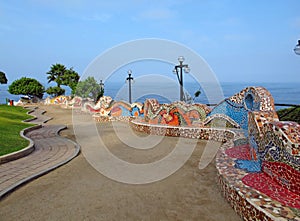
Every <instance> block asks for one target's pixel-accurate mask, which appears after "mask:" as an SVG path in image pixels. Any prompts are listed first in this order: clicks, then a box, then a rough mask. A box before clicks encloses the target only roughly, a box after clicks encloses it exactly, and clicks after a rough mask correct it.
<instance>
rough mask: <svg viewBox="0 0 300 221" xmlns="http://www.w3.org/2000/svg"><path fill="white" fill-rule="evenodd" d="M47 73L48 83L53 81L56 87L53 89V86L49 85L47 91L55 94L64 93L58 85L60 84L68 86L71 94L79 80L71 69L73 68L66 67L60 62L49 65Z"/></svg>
mask: <svg viewBox="0 0 300 221" xmlns="http://www.w3.org/2000/svg"><path fill="white" fill-rule="evenodd" d="M47 74H48V76H47V79H48V83H50V82H55V83H56V84H57V87H58V88H55V89H53V88H54V87H50V88H49V92H52V93H51V94H56V92H57V93H58V94H60V93H62V94H64V90H63V89H62V88H61V87H60V86H61V85H65V86H68V87H70V88H71V90H72V94H74V93H75V89H76V85H77V83H78V81H79V75H78V73H77V72H76V71H74V70H73V68H70V69H67V68H66V67H65V66H64V65H62V64H54V65H52V66H51V68H50V71H48V72H47ZM59 88H60V89H59ZM47 91H48V90H47ZM47 93H48V92H47Z"/></svg>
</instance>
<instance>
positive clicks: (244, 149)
mask: <svg viewBox="0 0 300 221" xmlns="http://www.w3.org/2000/svg"><path fill="white" fill-rule="evenodd" d="M225 153H226V154H227V155H228V156H229V157H231V158H236V159H241V160H251V159H252V158H251V153H250V148H249V144H245V145H241V146H235V147H232V148H229V149H227V150H226V151H225Z"/></svg>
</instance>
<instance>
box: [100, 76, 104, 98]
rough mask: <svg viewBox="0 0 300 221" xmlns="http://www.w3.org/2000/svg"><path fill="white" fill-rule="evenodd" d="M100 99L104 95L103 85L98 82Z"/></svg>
mask: <svg viewBox="0 0 300 221" xmlns="http://www.w3.org/2000/svg"><path fill="white" fill-rule="evenodd" d="M99 85H100V97H102V96H103V95H104V83H103V82H102V80H100V83H99Z"/></svg>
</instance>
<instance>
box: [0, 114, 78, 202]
mask: <svg viewBox="0 0 300 221" xmlns="http://www.w3.org/2000/svg"><path fill="white" fill-rule="evenodd" d="M43 113H44V111H43V110H40V109H35V110H34V112H33V113H32V114H33V115H34V116H36V117H37V119H35V120H33V121H30V122H34V123H39V124H43V127H42V128H39V129H37V130H33V131H31V132H29V133H27V134H26V136H27V137H29V138H30V139H32V140H33V141H34V143H35V150H34V151H33V152H32V153H31V154H29V155H27V156H26V157H23V158H20V159H18V160H14V161H11V162H8V163H4V164H1V165H0V199H1V198H2V197H4V196H5V195H6V194H7V193H9V192H11V191H13V190H14V189H16V188H17V187H19V186H20V185H22V184H24V183H26V182H28V181H30V180H32V179H34V178H37V177H39V176H41V175H43V174H45V173H48V172H49V171H51V170H53V169H55V168H57V167H59V166H61V165H63V164H65V163H67V162H69V161H70V160H71V159H73V158H74V157H76V156H77V155H78V153H79V150H80V148H79V146H78V145H77V144H76V143H74V142H73V141H71V140H69V139H66V138H62V137H60V136H59V135H58V132H59V131H60V130H62V129H65V128H66V126H64V125H47V124H44V122H46V121H48V120H50V119H51V118H49V117H47V116H44V115H43Z"/></svg>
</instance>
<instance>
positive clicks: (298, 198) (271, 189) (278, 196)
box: [242, 173, 300, 209]
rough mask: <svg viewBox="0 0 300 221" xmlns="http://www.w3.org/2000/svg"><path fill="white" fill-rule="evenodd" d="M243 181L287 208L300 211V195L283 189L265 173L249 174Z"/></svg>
mask: <svg viewBox="0 0 300 221" xmlns="http://www.w3.org/2000/svg"><path fill="white" fill-rule="evenodd" d="M242 181H243V183H244V184H246V185H247V186H250V187H252V188H254V189H256V190H258V191H260V192H261V193H263V194H265V195H267V196H269V197H270V198H272V199H273V200H276V201H278V202H280V203H281V204H283V205H285V206H290V207H293V208H297V209H300V195H299V194H296V193H294V192H292V191H290V190H288V189H286V188H283V187H282V186H281V185H279V184H278V183H277V182H275V181H273V180H272V178H270V177H269V176H268V175H266V174H265V173H250V174H247V175H246V176H244V177H243V178H242Z"/></svg>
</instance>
